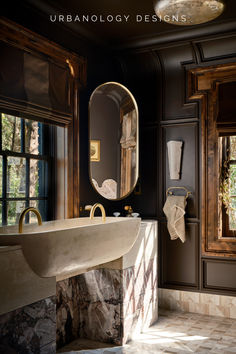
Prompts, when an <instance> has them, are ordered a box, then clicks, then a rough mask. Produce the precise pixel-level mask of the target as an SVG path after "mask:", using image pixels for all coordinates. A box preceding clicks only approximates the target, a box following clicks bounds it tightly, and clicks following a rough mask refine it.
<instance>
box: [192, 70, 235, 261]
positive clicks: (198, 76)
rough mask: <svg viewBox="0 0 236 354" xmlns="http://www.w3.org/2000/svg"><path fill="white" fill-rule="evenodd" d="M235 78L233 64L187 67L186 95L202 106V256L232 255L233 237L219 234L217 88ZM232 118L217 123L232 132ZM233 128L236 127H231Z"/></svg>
mask: <svg viewBox="0 0 236 354" xmlns="http://www.w3.org/2000/svg"><path fill="white" fill-rule="evenodd" d="M234 81H236V64H235V63H229V64H222V65H216V66H210V67H198V68H192V69H189V71H188V98H189V100H198V101H199V102H200V108H201V117H200V118H201V162H200V163H201V174H202V175H201V235H202V244H201V249H202V255H203V256H223V257H235V255H236V238H225V237H221V238H219V237H218V193H217V190H218V178H216V176H217V169H218V149H217V145H218V144H217V142H218V136H219V129H217V128H219V126H218V125H217V122H216V117H217V115H218V90H219V85H220V84H222V83H228V82H234ZM232 129H233V126H232V122H231V123H230V122H229V123H228V124H227V123H226V124H224V125H220V130H221V131H224V132H231V131H232ZM234 129H235V128H234Z"/></svg>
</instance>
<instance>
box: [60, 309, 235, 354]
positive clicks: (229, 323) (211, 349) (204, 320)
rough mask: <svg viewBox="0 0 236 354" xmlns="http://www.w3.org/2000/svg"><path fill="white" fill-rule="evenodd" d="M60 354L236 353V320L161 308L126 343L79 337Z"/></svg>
mask: <svg viewBox="0 0 236 354" xmlns="http://www.w3.org/2000/svg"><path fill="white" fill-rule="evenodd" d="M58 353H64V354H69V353H70V354H76V353H80V354H81V353H82V354H114V353H117V354H121V353H122V354H126V353H127V354H128V353H132V354H152V353H153V354H154V353H219V354H230V353H236V319H229V318H222V317H216V316H206V315H199V314H196V313H189V312H173V311H166V310H160V312H159V319H158V322H157V323H156V324H155V325H153V326H152V327H150V328H149V329H148V330H147V331H146V332H145V333H142V334H141V335H139V337H138V338H136V339H135V340H133V341H132V342H129V343H128V344H127V345H125V346H122V347H112V346H110V345H108V344H103V343H98V342H92V341H88V340H84V339H79V340H76V341H74V342H72V343H70V344H69V345H67V346H66V347H64V348H62V349H61V350H60V351H58Z"/></svg>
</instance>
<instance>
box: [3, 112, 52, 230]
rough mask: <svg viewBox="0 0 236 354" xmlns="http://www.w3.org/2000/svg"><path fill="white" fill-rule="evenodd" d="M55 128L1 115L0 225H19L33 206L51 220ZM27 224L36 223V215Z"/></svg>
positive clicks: (29, 218)
mask: <svg viewBox="0 0 236 354" xmlns="http://www.w3.org/2000/svg"><path fill="white" fill-rule="evenodd" d="M50 136H51V127H50V126H49V125H45V124H43V123H40V122H38V121H34V120H30V119H24V118H21V117H16V116H13V115H8V114H5V113H1V114H0V224H2V225H13V224H16V223H17V222H18V218H19V215H20V213H21V211H22V210H23V209H25V208H27V207H29V206H32V207H35V208H37V209H38V210H39V211H40V214H41V216H42V219H43V220H44V221H45V220H49V219H50V218H51V215H50V212H51V207H50V205H49V203H50V202H51V200H50V198H49V189H50V188H49V185H50V178H51V173H50V171H51V167H50V166H51V150H52V148H51V144H50V141H51V139H50ZM25 222H26V223H31V222H36V216H35V215H34V214H33V213H30V214H27V215H26V218H25Z"/></svg>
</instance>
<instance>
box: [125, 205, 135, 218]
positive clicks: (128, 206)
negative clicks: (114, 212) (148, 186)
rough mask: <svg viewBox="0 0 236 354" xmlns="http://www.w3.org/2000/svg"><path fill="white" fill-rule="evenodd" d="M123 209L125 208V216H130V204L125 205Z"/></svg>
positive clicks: (131, 210)
mask: <svg viewBox="0 0 236 354" xmlns="http://www.w3.org/2000/svg"><path fill="white" fill-rule="evenodd" d="M124 209H125V210H127V215H126V216H132V215H131V214H132V213H133V209H132V207H131V205H126V206H125V207H124Z"/></svg>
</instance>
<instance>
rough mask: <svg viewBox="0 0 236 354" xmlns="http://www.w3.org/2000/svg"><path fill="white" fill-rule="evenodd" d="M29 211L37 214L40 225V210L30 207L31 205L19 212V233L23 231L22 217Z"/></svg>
mask: <svg viewBox="0 0 236 354" xmlns="http://www.w3.org/2000/svg"><path fill="white" fill-rule="evenodd" d="M30 211H33V212H34V213H35V215H36V216H37V218H38V225H42V217H41V215H40V212H39V211H38V210H37V209H35V208H32V207H29V208H26V209H24V210H23V211H22V212H21V214H20V219H19V234H22V231H23V220H24V217H25V215H26V214H27V213H29V212H30Z"/></svg>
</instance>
